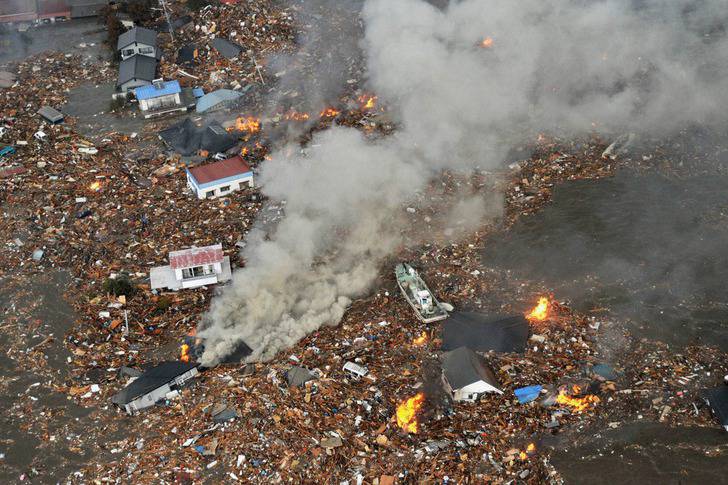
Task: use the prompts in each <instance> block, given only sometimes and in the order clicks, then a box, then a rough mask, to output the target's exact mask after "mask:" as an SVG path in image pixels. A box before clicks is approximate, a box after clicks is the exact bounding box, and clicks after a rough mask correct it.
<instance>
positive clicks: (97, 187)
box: [88, 180, 101, 192]
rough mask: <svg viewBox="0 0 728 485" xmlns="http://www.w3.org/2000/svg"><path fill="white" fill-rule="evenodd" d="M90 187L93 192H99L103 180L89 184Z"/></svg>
mask: <svg viewBox="0 0 728 485" xmlns="http://www.w3.org/2000/svg"><path fill="white" fill-rule="evenodd" d="M88 189H89V190H91V191H92V192H98V191H99V190H101V182H99V181H98V180H97V181H96V182H93V183H92V184H91V185H89V186H88Z"/></svg>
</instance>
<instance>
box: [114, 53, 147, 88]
mask: <svg viewBox="0 0 728 485" xmlns="http://www.w3.org/2000/svg"><path fill="white" fill-rule="evenodd" d="M156 73H157V60H156V59H155V58H153V57H148V56H132V57H130V58H128V59H124V60H123V61H121V62H120V63H119V80H118V81H117V83H116V85H117V86H121V85H122V84H124V83H125V82H127V81H131V80H132V79H142V80H144V81H149V82H152V81H154V78H155V74H156Z"/></svg>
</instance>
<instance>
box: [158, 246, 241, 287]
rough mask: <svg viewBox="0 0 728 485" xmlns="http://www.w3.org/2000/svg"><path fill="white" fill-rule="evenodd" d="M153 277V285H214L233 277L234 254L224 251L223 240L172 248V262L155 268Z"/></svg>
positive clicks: (170, 260) (170, 257)
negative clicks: (221, 241) (231, 263)
mask: <svg viewBox="0 0 728 485" xmlns="http://www.w3.org/2000/svg"><path fill="white" fill-rule="evenodd" d="M149 278H150V281H151V287H152V289H161V288H168V289H170V290H179V289H182V288H199V287H200V286H206V285H214V284H216V283H221V282H224V281H228V280H230V279H231V278H232V271H231V269H230V258H229V257H228V256H225V255H224V254H223V252H222V244H215V245H212V246H205V247H201V248H190V249H183V250H181V251H171V252H170V253H169V266H158V267H156V268H152V270H151V271H150V273H149Z"/></svg>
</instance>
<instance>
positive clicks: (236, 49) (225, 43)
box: [212, 37, 243, 59]
mask: <svg viewBox="0 0 728 485" xmlns="http://www.w3.org/2000/svg"><path fill="white" fill-rule="evenodd" d="M212 48H213V49H215V50H216V51H217V52H219V53H220V55H222V56H223V57H224V58H226V59H235V58H236V57H238V56H239V55H240V53H241V52H242V51H243V48H242V47H240V46H239V45H238V44H236V43H234V42H230V41H229V40H227V39H223V38H221V37H215V38H214V39H212Z"/></svg>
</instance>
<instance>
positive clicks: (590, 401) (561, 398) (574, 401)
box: [556, 385, 599, 413]
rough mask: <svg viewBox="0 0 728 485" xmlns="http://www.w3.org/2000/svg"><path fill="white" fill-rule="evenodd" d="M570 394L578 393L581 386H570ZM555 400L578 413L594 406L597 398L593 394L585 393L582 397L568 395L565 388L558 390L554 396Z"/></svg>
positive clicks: (597, 401) (597, 400)
mask: <svg viewBox="0 0 728 485" xmlns="http://www.w3.org/2000/svg"><path fill="white" fill-rule="evenodd" d="M572 391H573V393H572V394H579V393H580V392H581V388H580V387H579V386H577V385H574V386H572ZM556 402H557V403H559V404H564V405H566V406H569V407H570V408H571V409H572V411H576V412H578V413H580V412H582V411H585V410H586V409H587V408H589V407H590V406H596V405H597V403H599V398H598V397H597V396H595V395H593V394H587V395H586V396H584V397H573V395H572V396H570V395H568V394H567V392H566V390H561V391H559V395H558V396H556Z"/></svg>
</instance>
